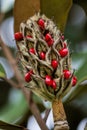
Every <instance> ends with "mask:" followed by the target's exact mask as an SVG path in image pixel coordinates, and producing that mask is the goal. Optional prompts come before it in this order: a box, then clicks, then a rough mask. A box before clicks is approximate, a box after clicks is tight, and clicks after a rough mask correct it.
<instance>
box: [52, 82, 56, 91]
mask: <svg viewBox="0 0 87 130" xmlns="http://www.w3.org/2000/svg"><path fill="white" fill-rule="evenodd" d="M52 88H53V89H56V88H57V84H56V82H55V81H54V80H52Z"/></svg>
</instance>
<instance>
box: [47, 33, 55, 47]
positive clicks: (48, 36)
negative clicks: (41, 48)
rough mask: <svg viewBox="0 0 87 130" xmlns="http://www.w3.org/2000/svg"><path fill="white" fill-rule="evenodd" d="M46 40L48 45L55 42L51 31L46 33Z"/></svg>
mask: <svg viewBox="0 0 87 130" xmlns="http://www.w3.org/2000/svg"><path fill="white" fill-rule="evenodd" d="M45 41H46V42H47V44H48V46H51V45H52V44H53V42H54V40H53V39H52V36H51V35H50V34H49V33H47V34H46V36H45Z"/></svg>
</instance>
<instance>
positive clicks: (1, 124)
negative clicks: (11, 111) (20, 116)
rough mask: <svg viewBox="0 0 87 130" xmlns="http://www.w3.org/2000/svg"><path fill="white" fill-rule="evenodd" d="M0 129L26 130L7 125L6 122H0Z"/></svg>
mask: <svg viewBox="0 0 87 130" xmlns="http://www.w3.org/2000/svg"><path fill="white" fill-rule="evenodd" d="M0 128H1V129H5V130H27V129H26V128H24V127H22V126H17V125H12V124H8V123H6V122H3V121H0Z"/></svg>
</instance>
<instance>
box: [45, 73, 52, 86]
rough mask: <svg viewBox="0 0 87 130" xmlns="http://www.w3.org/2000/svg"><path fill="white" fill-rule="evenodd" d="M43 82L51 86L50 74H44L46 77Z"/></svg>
mask: <svg viewBox="0 0 87 130" xmlns="http://www.w3.org/2000/svg"><path fill="white" fill-rule="evenodd" d="M45 83H46V85H48V86H51V85H52V78H51V76H49V75H46V77H45Z"/></svg>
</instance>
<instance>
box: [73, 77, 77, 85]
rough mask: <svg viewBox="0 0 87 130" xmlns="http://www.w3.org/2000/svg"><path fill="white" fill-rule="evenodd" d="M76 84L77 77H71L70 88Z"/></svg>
mask: <svg viewBox="0 0 87 130" xmlns="http://www.w3.org/2000/svg"><path fill="white" fill-rule="evenodd" d="M76 83H77V77H76V76H73V78H72V86H75V85H76Z"/></svg>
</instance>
